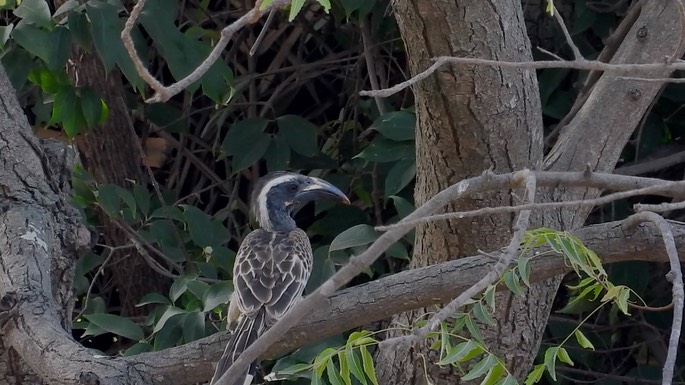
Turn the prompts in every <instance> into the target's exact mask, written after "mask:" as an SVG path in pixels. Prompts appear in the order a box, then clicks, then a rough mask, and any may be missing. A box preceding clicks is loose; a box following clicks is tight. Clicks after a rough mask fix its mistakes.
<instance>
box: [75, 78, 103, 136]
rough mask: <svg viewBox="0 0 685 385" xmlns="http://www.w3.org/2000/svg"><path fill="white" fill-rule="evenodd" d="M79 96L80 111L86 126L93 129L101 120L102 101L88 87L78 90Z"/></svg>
mask: <svg viewBox="0 0 685 385" xmlns="http://www.w3.org/2000/svg"><path fill="white" fill-rule="evenodd" d="M79 94H80V99H81V111H82V112H83V116H84V117H85V119H86V125H87V126H88V127H95V126H96V125H98V124H100V123H101V122H102V120H103V118H102V111H103V108H102V105H103V103H104V101H103V100H102V99H101V98H100V97H99V96H98V94H96V93H95V91H93V89H92V88H90V87H84V88H82V89H80V90H79Z"/></svg>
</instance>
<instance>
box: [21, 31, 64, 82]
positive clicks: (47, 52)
mask: <svg viewBox="0 0 685 385" xmlns="http://www.w3.org/2000/svg"><path fill="white" fill-rule="evenodd" d="M12 37H14V40H15V41H16V42H17V43H18V44H19V45H20V46H22V47H23V48H24V49H25V50H27V51H28V52H30V53H31V54H33V55H36V56H38V57H39V58H40V59H41V60H43V61H44V62H45V63H46V64H47V66H48V68H49V69H50V70H52V71H58V70H60V69H62V68H64V65H65V63H66V62H67V58H68V57H69V53H70V49H69V48H70V45H71V34H70V33H69V30H67V29H66V28H65V27H61V26H58V27H56V28H55V29H53V30H52V31H46V30H44V29H41V28H38V27H36V26H34V25H32V24H28V23H20V24H19V25H17V26H16V27H15V28H14V30H13V31H12Z"/></svg>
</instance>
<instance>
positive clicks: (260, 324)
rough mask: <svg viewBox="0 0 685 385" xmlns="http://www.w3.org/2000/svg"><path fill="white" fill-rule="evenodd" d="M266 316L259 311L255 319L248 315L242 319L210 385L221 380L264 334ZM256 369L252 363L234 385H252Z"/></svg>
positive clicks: (227, 345) (255, 365) (217, 365)
mask: <svg viewBox="0 0 685 385" xmlns="http://www.w3.org/2000/svg"><path fill="white" fill-rule="evenodd" d="M264 316H265V313H264V311H258V312H257V314H255V316H254V317H248V316H246V315H243V316H242V317H240V319H239V321H238V326H236V328H235V330H234V331H233V335H232V336H231V339H230V340H229V341H228V344H226V349H224V354H223V355H222V356H221V359H220V360H219V362H218V363H217V364H216V369H215V370H214V376H212V381H211V382H210V385H214V384H215V383H216V382H217V381H219V378H221V376H223V375H224V373H226V371H228V368H230V367H231V365H233V362H235V360H236V359H238V356H240V355H241V354H242V353H243V352H244V351H245V349H247V348H248V347H249V346H250V345H252V343H253V342H255V341H256V340H257V338H259V336H260V335H261V334H262V333H263V332H264V329H265V328H266V324H265V319H264ZM256 369H257V364H256V363H255V362H253V363H251V364H250V367H249V368H248V370H247V371H246V372H245V373H242V374H241V375H240V377H239V378H238V379H237V380H234V381H233V384H235V385H250V384H251V383H252V379H253V378H254V375H255V372H256Z"/></svg>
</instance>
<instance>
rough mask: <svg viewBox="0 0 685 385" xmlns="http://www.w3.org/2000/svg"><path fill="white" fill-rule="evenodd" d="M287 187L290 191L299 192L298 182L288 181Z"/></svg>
mask: <svg viewBox="0 0 685 385" xmlns="http://www.w3.org/2000/svg"><path fill="white" fill-rule="evenodd" d="M286 188H287V189H288V191H290V192H293V193H294V192H297V183H288V186H287V187H286Z"/></svg>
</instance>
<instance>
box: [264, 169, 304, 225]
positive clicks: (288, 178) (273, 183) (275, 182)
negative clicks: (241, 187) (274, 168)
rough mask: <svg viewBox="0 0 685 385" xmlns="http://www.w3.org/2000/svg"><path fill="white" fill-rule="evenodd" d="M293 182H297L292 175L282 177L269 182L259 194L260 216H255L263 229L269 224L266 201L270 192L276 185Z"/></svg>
mask: <svg viewBox="0 0 685 385" xmlns="http://www.w3.org/2000/svg"><path fill="white" fill-rule="evenodd" d="M293 180H295V177H294V176H292V175H281V176H279V177H277V178H274V179H272V180H270V181H268V182H267V183H266V184H265V185H264V187H262V191H260V192H259V196H258V197H257V206H258V207H257V209H258V210H259V215H255V216H256V217H257V219H258V220H259V224H260V225H261V226H262V227H265V226H268V224H269V211H268V210H267V206H266V199H267V196H268V194H269V190H271V188H272V187H274V186H276V185H279V184H281V183H285V182H289V181H293Z"/></svg>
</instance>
